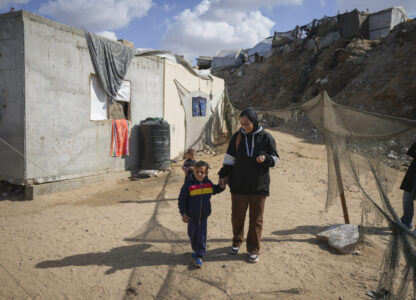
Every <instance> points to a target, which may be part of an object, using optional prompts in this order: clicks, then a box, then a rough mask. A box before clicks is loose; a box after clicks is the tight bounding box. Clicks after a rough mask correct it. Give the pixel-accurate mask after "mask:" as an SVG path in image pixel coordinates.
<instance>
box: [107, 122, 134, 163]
mask: <svg viewBox="0 0 416 300" xmlns="http://www.w3.org/2000/svg"><path fill="white" fill-rule="evenodd" d="M129 136H130V126H129V122H128V121H127V120H125V119H120V120H113V126H112V130H111V153H110V155H111V156H122V155H129Z"/></svg>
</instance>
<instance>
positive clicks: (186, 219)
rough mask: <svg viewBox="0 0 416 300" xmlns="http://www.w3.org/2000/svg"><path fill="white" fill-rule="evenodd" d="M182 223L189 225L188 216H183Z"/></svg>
mask: <svg viewBox="0 0 416 300" xmlns="http://www.w3.org/2000/svg"><path fill="white" fill-rule="evenodd" d="M182 222H184V223H188V222H189V217H188V216H187V215H183V216H182Z"/></svg>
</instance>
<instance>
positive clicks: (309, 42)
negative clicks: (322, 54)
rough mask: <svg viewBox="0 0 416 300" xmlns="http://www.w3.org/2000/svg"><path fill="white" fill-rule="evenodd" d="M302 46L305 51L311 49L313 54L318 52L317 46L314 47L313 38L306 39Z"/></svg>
mask: <svg viewBox="0 0 416 300" xmlns="http://www.w3.org/2000/svg"><path fill="white" fill-rule="evenodd" d="M304 47H305V50H306V51H311V52H313V54H315V53H317V52H318V47H316V43H315V41H314V40H313V39H308V40H307V41H306V43H305V46H304Z"/></svg>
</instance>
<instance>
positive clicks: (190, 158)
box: [182, 148, 196, 182]
mask: <svg viewBox="0 0 416 300" xmlns="http://www.w3.org/2000/svg"><path fill="white" fill-rule="evenodd" d="M195 153H196V151H195V149H193V148H189V149H188V151H186V158H187V159H186V160H185V161H184V163H183V165H182V170H183V171H184V172H185V182H186V178H187V177H188V176H189V175H191V174H192V173H193V171H194V165H195V163H196V160H195Z"/></svg>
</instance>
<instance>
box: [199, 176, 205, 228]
mask: <svg viewBox="0 0 416 300" xmlns="http://www.w3.org/2000/svg"><path fill="white" fill-rule="evenodd" d="M200 185H201V205H200V206H199V225H201V218H202V196H203V195H204V189H203V187H202V182H201V183H200Z"/></svg>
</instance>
